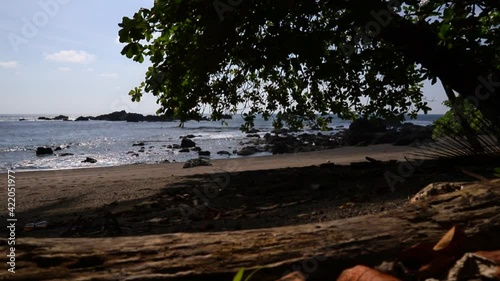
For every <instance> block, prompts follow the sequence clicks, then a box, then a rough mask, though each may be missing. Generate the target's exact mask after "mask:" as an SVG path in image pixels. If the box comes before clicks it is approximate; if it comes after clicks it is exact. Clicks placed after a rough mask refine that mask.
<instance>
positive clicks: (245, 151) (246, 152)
mask: <svg viewBox="0 0 500 281" xmlns="http://www.w3.org/2000/svg"><path fill="white" fill-rule="evenodd" d="M257 152H259V150H258V149H257V148H256V147H255V146H246V147H243V148H242V149H240V150H238V151H236V154H238V155H240V156H248V155H252V154H255V153H257Z"/></svg>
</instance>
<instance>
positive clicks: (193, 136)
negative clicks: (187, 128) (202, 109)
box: [186, 135, 196, 139]
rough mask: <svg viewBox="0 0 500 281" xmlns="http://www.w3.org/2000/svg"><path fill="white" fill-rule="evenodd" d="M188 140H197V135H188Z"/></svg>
mask: <svg viewBox="0 0 500 281" xmlns="http://www.w3.org/2000/svg"><path fill="white" fill-rule="evenodd" d="M186 138H188V139H194V138H196V136H195V135H187V136H186Z"/></svg>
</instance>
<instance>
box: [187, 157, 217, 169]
mask: <svg viewBox="0 0 500 281" xmlns="http://www.w3.org/2000/svg"><path fill="white" fill-rule="evenodd" d="M199 166H212V164H211V163H210V160H208V159H206V158H198V159H190V160H188V161H186V163H184V166H183V167H182V168H184V169H187V168H194V167H199Z"/></svg>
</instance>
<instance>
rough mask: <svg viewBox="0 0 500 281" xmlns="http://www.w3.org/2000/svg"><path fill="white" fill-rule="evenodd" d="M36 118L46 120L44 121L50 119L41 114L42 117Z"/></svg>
mask: <svg viewBox="0 0 500 281" xmlns="http://www.w3.org/2000/svg"><path fill="white" fill-rule="evenodd" d="M38 120H46V121H48V120H52V119H50V118H47V117H43V116H42V117H38Z"/></svg>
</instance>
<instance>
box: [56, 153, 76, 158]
mask: <svg viewBox="0 0 500 281" xmlns="http://www.w3.org/2000/svg"><path fill="white" fill-rule="evenodd" d="M72 155H74V154H73V153H61V154H59V156H60V157H64V156H72Z"/></svg>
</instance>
